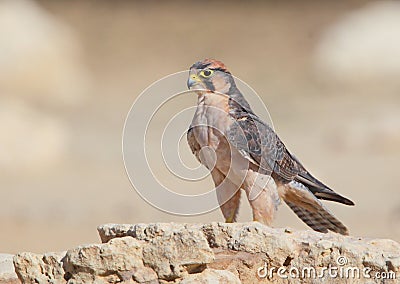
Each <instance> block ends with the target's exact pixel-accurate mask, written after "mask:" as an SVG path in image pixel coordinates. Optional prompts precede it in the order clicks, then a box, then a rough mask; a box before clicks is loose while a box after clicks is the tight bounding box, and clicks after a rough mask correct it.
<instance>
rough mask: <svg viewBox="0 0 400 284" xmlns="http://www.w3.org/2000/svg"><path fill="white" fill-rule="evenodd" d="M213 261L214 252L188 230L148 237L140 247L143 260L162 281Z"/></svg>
mask: <svg viewBox="0 0 400 284" xmlns="http://www.w3.org/2000/svg"><path fill="white" fill-rule="evenodd" d="M213 260H214V254H213V252H212V250H211V248H210V247H209V246H208V243H207V240H206V238H205V237H204V235H203V234H202V233H201V232H199V231H198V230H192V229H184V230H178V231H174V230H172V231H169V232H165V234H164V235H162V236H156V237H154V239H152V240H150V241H149V245H148V246H146V247H145V248H144V249H143V261H144V263H145V264H147V265H149V266H150V267H152V268H153V269H154V270H155V271H156V272H157V275H158V277H159V278H160V279H164V280H174V279H176V278H179V277H181V276H183V274H184V273H186V272H188V273H194V272H199V271H202V270H204V269H205V267H206V264H207V263H210V262H212V261H213Z"/></svg>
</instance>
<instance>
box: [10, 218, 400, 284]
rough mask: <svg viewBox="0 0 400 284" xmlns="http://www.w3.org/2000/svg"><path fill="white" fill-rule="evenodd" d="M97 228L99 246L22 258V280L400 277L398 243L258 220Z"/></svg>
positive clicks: (17, 258) (230, 280)
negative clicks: (276, 225)
mask: <svg viewBox="0 0 400 284" xmlns="http://www.w3.org/2000/svg"><path fill="white" fill-rule="evenodd" d="M98 231H99V234H100V237H101V239H102V241H103V243H102V244H90V245H85V246H80V247H77V248H75V249H71V250H69V251H68V252H67V253H59V254H54V253H47V254H44V255H37V254H31V253H21V254H18V255H17V256H15V257H14V265H15V271H16V272H17V275H18V277H19V279H20V280H21V281H22V282H23V283H32V282H35V281H36V283H69V284H72V283H120V282H123V283H255V282H263V281H264V282H268V281H272V282H273V283H291V282H296V281H300V279H301V283H320V282H324V283H343V282H344V281H348V280H349V281H350V282H351V283H382V278H386V279H385V283H396V282H395V281H396V279H398V277H400V244H398V243H396V242H394V241H392V240H384V239H366V238H357V237H351V236H342V235H339V234H335V233H328V234H322V233H318V232H314V231H293V230H288V229H273V228H269V227H266V226H264V225H262V224H259V223H256V222H251V223H234V224H226V223H210V224H176V223H168V224H165V223H156V224H136V225H118V224H107V225H102V226H100V227H99V228H98ZM332 271H333V272H332ZM332 273H333V274H332ZM335 273H336V275H335ZM369 277H370V278H369Z"/></svg>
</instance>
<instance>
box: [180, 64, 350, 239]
mask: <svg viewBox="0 0 400 284" xmlns="http://www.w3.org/2000/svg"><path fill="white" fill-rule="evenodd" d="M188 87H189V88H190V89H191V90H195V92H196V93H197V95H198V107H197V110H196V113H195V115H194V118H193V121H192V124H191V126H190V128H189V131H188V136H187V137H188V143H189V145H190V148H191V149H192V152H193V153H194V154H195V155H196V157H197V158H198V160H199V161H200V162H201V163H202V164H204V165H205V166H206V167H207V168H208V169H209V170H210V171H211V174H212V177H213V180H214V183H215V186H216V189H217V197H218V201H219V202H220V204H221V209H222V212H223V214H224V217H225V219H226V221H227V222H232V221H235V220H236V216H237V212H238V207H239V199H240V189H244V191H245V192H246V195H247V197H248V199H249V202H250V205H251V207H252V210H253V220H255V221H260V222H262V223H265V224H267V225H271V224H272V221H273V219H274V215H275V212H276V210H277V206H278V205H279V203H280V200H281V199H282V200H284V201H285V202H286V203H287V205H288V206H289V207H290V208H291V209H292V210H293V211H294V212H295V214H296V215H297V216H298V217H299V218H300V219H301V220H303V221H304V222H305V223H306V224H307V225H308V226H310V227H311V228H312V229H314V230H316V231H319V232H324V233H325V232H327V231H328V230H330V231H334V232H338V233H341V234H348V230H347V228H346V227H345V226H344V225H343V224H342V223H341V222H340V221H339V220H337V219H336V217H335V216H334V215H333V214H332V213H330V212H329V210H328V209H327V208H325V207H324V205H323V204H322V203H321V202H320V201H319V200H318V199H325V200H331V201H336V202H339V203H343V204H346V205H354V203H353V202H352V201H351V200H349V199H347V198H345V197H343V196H341V195H339V194H337V193H336V192H334V191H333V190H332V189H330V188H329V187H327V186H326V185H324V184H323V183H322V182H320V181H319V180H317V179H316V178H314V177H313V176H312V175H311V174H310V173H309V172H308V171H307V170H306V169H305V168H304V166H303V165H302V164H301V163H300V162H299V160H298V159H297V158H296V157H294V156H293V155H292V154H291V153H290V152H289V151H288V150H287V149H286V147H285V145H284V144H283V143H282V141H281V140H280V139H279V137H278V136H277V135H276V133H275V132H274V131H273V130H272V128H271V127H269V126H268V125H267V124H266V123H264V122H263V121H262V120H261V119H260V118H259V117H258V116H257V115H256V114H255V113H254V112H253V111H252V109H251V107H250V105H249V104H248V102H247V101H246V99H245V98H244V97H243V95H242V94H241V93H240V91H239V90H238V88H237V87H236V84H235V81H234V79H233V77H232V75H231V73H230V72H229V71H228V70H227V68H226V66H225V65H224V64H223V63H222V62H220V61H217V60H213V59H205V60H203V61H199V62H196V63H195V64H193V65H192V67H191V68H190V74H189V79H188ZM203 147H205V149H207V151H202V150H201V149H203ZM209 151H214V152H215V155H214V156H213V155H210V154H207V153H209Z"/></svg>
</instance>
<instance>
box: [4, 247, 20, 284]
mask: <svg viewBox="0 0 400 284" xmlns="http://www.w3.org/2000/svg"><path fill="white" fill-rule="evenodd" d="M13 257H14V256H13V255H12V254H3V253H0V283H3V284H17V283H21V282H20V281H19V279H18V276H17V274H16V273H15V271H14V265H13Z"/></svg>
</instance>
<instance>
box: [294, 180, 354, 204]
mask: <svg viewBox="0 0 400 284" xmlns="http://www.w3.org/2000/svg"><path fill="white" fill-rule="evenodd" d="M295 179H296V180H297V181H298V182H301V183H303V184H304V185H306V186H307V188H308V189H309V190H310V191H311V192H312V193H313V194H314V195H315V196H316V197H317V198H319V199H323V200H329V201H335V202H339V203H342V204H346V205H354V202H353V201H351V200H350V199H348V198H346V197H344V196H341V195H340V194H338V193H336V192H334V191H333V190H332V189H330V188H329V187H328V186H326V185H325V184H323V183H322V182H320V181H319V180H317V179H316V178H314V177H313V176H312V175H311V174H310V173H309V172H307V173H303V174H301V175H298V176H297V177H296V178H295Z"/></svg>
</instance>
